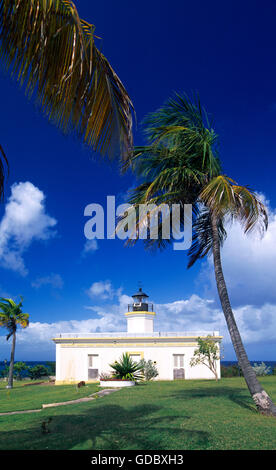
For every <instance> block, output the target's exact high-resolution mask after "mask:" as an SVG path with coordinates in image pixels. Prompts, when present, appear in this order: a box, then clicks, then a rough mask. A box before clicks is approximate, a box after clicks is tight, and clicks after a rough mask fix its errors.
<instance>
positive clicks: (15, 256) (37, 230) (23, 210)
mask: <svg viewBox="0 0 276 470" xmlns="http://www.w3.org/2000/svg"><path fill="white" fill-rule="evenodd" d="M56 223H57V221H56V220H55V219H54V218H52V217H50V216H49V215H47V214H46V212H45V195H44V193H43V192H42V191H40V189H38V188H37V187H36V186H34V185H33V184H32V183H30V182H28V181H27V182H24V183H22V182H21V183H16V184H14V185H12V187H11V196H10V197H9V199H8V202H7V204H6V207H5V213H4V216H3V218H2V220H1V223H0V263H1V265H2V266H3V267H5V268H7V269H12V270H14V271H17V272H19V273H20V274H22V275H26V274H27V272H28V271H27V269H26V267H25V264H24V260H23V257H22V254H23V252H24V251H25V250H26V249H27V248H28V247H29V245H30V244H31V243H32V241H33V240H47V239H49V238H50V237H52V236H54V234H55V232H54V231H53V227H54V226H55V225H56Z"/></svg>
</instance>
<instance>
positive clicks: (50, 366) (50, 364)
mask: <svg viewBox="0 0 276 470" xmlns="http://www.w3.org/2000/svg"><path fill="white" fill-rule="evenodd" d="M46 366H47V367H48V369H49V374H50V375H56V363H55V362H54V361H49V362H46Z"/></svg>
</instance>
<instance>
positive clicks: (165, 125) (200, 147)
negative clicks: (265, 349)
mask: <svg viewBox="0 0 276 470" xmlns="http://www.w3.org/2000/svg"><path fill="white" fill-rule="evenodd" d="M144 126H145V132H146V136H147V138H148V145H147V146H143V147H139V148H137V147H136V148H135V150H134V152H133V156H132V158H131V161H130V163H131V166H132V168H133V170H134V172H135V173H136V175H137V176H138V178H141V180H142V181H141V184H139V186H137V187H136V188H135V189H134V190H133V191H132V193H131V195H130V197H129V202H130V203H131V209H132V211H134V212H135V213H137V211H138V210H139V206H140V205H141V204H143V205H145V207H146V210H144V213H145V214H146V215H145V216H144V217H142V218H141V217H139V218H138V221H137V218H136V226H135V228H134V230H133V231H134V232H135V233H134V236H131V237H130V238H129V239H128V241H127V244H130V245H131V244H135V243H136V242H137V240H138V234H139V231H140V230H142V231H145V226H146V230H148V228H147V227H148V218H151V216H152V215H154V216H155V215H156V212H158V209H159V208H160V207H161V206H162V205H163V204H166V205H167V207H168V209H169V214H170V215H171V214H172V209H173V206H174V205H175V204H178V205H179V207H180V215H181V220H180V228H181V227H182V226H183V225H184V224H185V210H184V209H185V204H192V205H193V216H194V220H195V225H194V235H193V243H192V245H191V248H190V251H189V265H188V266H189V267H190V266H192V265H193V264H194V263H195V261H196V260H197V259H200V258H203V257H204V256H206V255H208V254H210V253H211V252H212V253H213V259H214V267H215V276H216V282H217V289H218V293H219V298H220V301H221V306H222V310H223V312H224V315H225V319H226V323H227V326H228V329H229V333H230V337H231V340H232V343H233V346H234V349H235V352H236V355H237V359H238V362H239V364H240V367H241V369H242V372H243V375H244V377H245V380H246V383H247V386H248V388H249V391H250V393H251V395H252V397H253V400H254V402H255V404H256V406H257V409H258V410H259V411H260V412H262V413H265V414H272V415H275V416H276V407H275V405H274V404H273V402H272V400H271V399H270V397H269V396H268V394H267V393H266V392H265V391H264V390H263V388H262V386H261V385H260V383H259V382H258V380H257V377H256V374H255V372H254V370H253V368H252V367H251V365H250V362H249V360H248V357H247V355H246V351H245V348H244V345H243V343H242V339H241V336H240V333H239V330H238V327H237V324H236V321H235V317H234V314H233V311H232V308H231V304H230V301H229V297H228V293H227V287H226V283H225V280H224V277H223V271H222V264H221V256H220V248H221V245H222V243H223V241H224V240H225V238H226V236H227V232H226V222H227V221H228V220H229V218H230V219H234V220H238V221H239V222H241V223H242V225H243V227H244V230H245V232H250V231H252V230H253V229H255V228H257V227H258V228H259V229H260V230H261V231H262V232H264V231H265V230H266V228H267V213H266V209H265V207H264V205H263V204H262V202H261V201H259V199H258V198H257V196H256V195H255V194H254V193H253V192H252V191H250V190H249V189H248V188H246V187H243V186H239V185H238V184H236V183H235V182H234V181H233V180H232V179H230V178H229V177H227V176H224V175H223V174H222V170H221V164H220V160H219V153H218V137H217V135H216V134H215V132H214V130H213V128H212V126H211V125H210V123H209V120H208V116H207V114H206V112H205V111H204V110H203V109H202V108H201V105H200V102H199V100H198V99H195V100H193V101H190V100H189V99H188V98H187V97H186V96H179V95H176V97H175V98H173V99H171V100H169V102H168V103H167V104H166V105H164V106H163V107H162V108H160V109H159V110H158V111H157V112H155V113H152V114H150V115H149V116H148V117H147V118H146V120H145V121H144ZM147 208H148V210H147ZM124 219H125V217H124V216H122V218H121V220H120V221H119V223H118V225H117V227H118V229H121V225H122V224H124ZM155 220H157V231H156V233H157V236H156V237H155V238H150V237H149V236H148V231H147V237H145V240H144V242H145V244H146V248H150V249H153V248H160V249H163V248H165V247H166V246H168V244H170V243H171V242H172V240H173V235H174V233H175V232H173V231H172V230H171V233H170V237H167V238H166V239H164V238H162V217H161V216H160V215H158V217H157V219H155ZM172 228H173V227H172Z"/></svg>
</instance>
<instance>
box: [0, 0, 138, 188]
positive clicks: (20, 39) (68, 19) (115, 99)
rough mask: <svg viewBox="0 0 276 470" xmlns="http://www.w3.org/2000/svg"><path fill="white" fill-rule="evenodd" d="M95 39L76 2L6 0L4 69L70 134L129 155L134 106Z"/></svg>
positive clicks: (1, 16)
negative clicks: (80, 14)
mask: <svg viewBox="0 0 276 470" xmlns="http://www.w3.org/2000/svg"><path fill="white" fill-rule="evenodd" d="M95 39H97V36H95V26H94V25H93V24H90V23H88V22H87V21H85V20H83V19H80V17H79V15H78V11H77V9H76V7H75V5H74V3H73V2H72V1H71V0H24V1H22V0H0V58H1V62H2V65H3V66H4V68H6V69H7V70H8V71H9V72H10V74H11V76H12V78H13V79H15V80H17V82H18V83H19V85H21V86H24V88H25V91H26V95H27V96H28V97H29V98H32V97H35V98H36V103H37V104H38V106H39V108H40V109H41V111H42V112H43V114H44V115H46V116H47V117H48V118H49V120H50V121H51V122H52V123H54V124H55V125H56V126H57V127H58V128H60V129H61V130H62V131H63V132H64V133H69V132H74V133H75V134H76V135H77V136H78V137H79V138H80V139H81V140H82V141H83V142H84V143H85V144H86V145H87V146H88V147H89V148H91V149H92V150H93V151H95V152H99V153H100V154H102V155H106V154H107V155H109V156H113V155H115V154H116V152H117V151H120V154H121V156H122V157H123V159H126V158H127V157H128V155H129V152H130V150H131V149H132V110H133V106H132V103H131V100H130V98H129V96H128V94H127V92H126V90H125V88H124V86H123V84H122V82H121V80H120V79H119V77H118V76H117V74H116V73H115V71H114V70H113V68H112V67H111V65H110V63H109V62H108V60H107V59H106V57H105V56H104V55H103V53H102V52H101V51H100V50H99V49H98V48H97V47H96V44H95ZM0 150H1V153H2V155H3V158H4V157H5V156H4V154H3V152H2V147H0ZM4 159H5V158H4ZM3 162H4V160H3V161H2V160H0V195H2V194H3V178H4V173H3Z"/></svg>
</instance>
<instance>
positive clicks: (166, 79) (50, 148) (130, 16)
mask: <svg viewBox="0 0 276 470" xmlns="http://www.w3.org/2000/svg"><path fill="white" fill-rule="evenodd" d="M75 3H76V6H77V8H78V10H79V13H80V16H81V17H83V18H85V19H86V20H87V21H89V22H92V23H93V24H95V25H96V34H97V35H99V36H100V37H101V38H103V39H102V41H101V42H99V45H100V44H101V47H102V50H103V52H104V54H105V55H106V57H107V58H108V60H109V61H110V62H111V64H112V66H113V67H114V69H115V70H116V72H117V74H118V75H119V77H120V78H121V80H122V81H123V83H124V85H125V87H126V88H127V90H128V92H129V94H130V96H131V98H132V100H133V103H134V106H135V110H136V115H137V122H138V127H137V129H135V132H134V140H135V144H136V145H139V144H142V143H143V142H144V141H143V136H142V133H141V129H140V126H139V123H140V122H141V120H142V118H143V117H144V116H145V115H146V114H147V113H148V112H151V111H154V110H155V109H157V108H158V107H159V106H160V105H161V104H163V103H164V101H166V100H167V99H168V98H169V97H170V96H171V95H172V93H173V92H174V91H177V92H180V93H181V92H186V93H188V94H190V93H192V92H193V91H196V92H198V93H199V96H200V98H201V102H202V103H203V105H204V106H205V107H206V109H207V110H208V112H209V113H211V114H212V116H213V118H214V122H215V129H216V131H217V133H218V134H219V135H220V153H221V158H222V161H223V166H224V171H225V173H226V174H228V175H229V176H232V177H233V178H234V179H235V180H237V181H238V182H239V183H240V184H247V185H249V186H250V187H251V188H253V189H254V190H256V191H257V192H258V193H260V194H262V197H263V198H265V200H266V201H267V204H268V206H269V211H270V221H271V224H270V228H269V232H268V234H267V236H266V239H265V240H263V242H262V243H260V242H259V241H258V240H253V239H249V240H246V241H245V240H244V237H243V236H242V234H241V233H240V231H239V229H238V228H237V227H233V228H231V229H229V239H228V240H227V243H226V245H225V248H224V249H223V262H224V268H225V276H226V280H227V282H228V285H229V293H230V297H231V299H232V302H233V307H234V309H235V313H236V315H237V321H238V324H239V327H240V329H241V332H242V335H243V338H244V340H245V344H246V348H247V351H248V353H249V357H250V359H252V360H255V359H256V360H259V359H267V360H275V359H276V356H275V341H276V335H275V334H274V331H276V329H275V328H274V326H275V323H276V320H275V318H276V317H275V313H276V295H275V294H274V289H275V287H274V286H275V281H276V275H275V270H274V266H275V264H274V261H275V259H276V250H275V242H276V227H275V225H276V223H275V213H276V190H275V184H274V171H275V166H276V164H275V147H276V146H275V143H276V132H275V130H276V91H275V82H276V63H275V60H274V54H275V34H274V29H275V28H274V27H275V25H274V19H275V14H276V5H275V3H274V2H272V1H267V2H266V4H265V7H264V6H263V4H261V3H260V2H259V1H248V0H246V1H244V2H238V1H229V2H227V4H226V2H220V1H210V2H208V3H206V2H204V1H203V0H201V1H194V2H192V3H191V4H190V2H183V1H182V0H176V1H174V2H173V4H169V3H168V2H167V1H163V0H148V1H145V0H141V1H140V2H139V3H138V4H134V3H131V2H129V1H126V0H124V1H123V0H119V1H118V2H114V1H112V0H103V1H102V2H98V3H95V2H93V5H92V3H91V2H90V1H88V0H82V1H78V0H76V2H75ZM0 90H1V91H0V93H1V111H2V112H1V118H0V119H1V144H2V146H3V147H4V149H5V151H6V154H7V156H8V159H9V162H10V176H9V179H8V181H7V185H6V197H5V202H4V204H2V205H1V207H0V235H2V240H4V241H3V242H2V245H3V246H2V254H1V242H0V289H1V294H2V295H4V296H7V295H8V296H11V297H13V298H16V299H18V296H19V295H22V296H23V297H24V308H25V311H26V312H28V313H29V314H30V320H31V327H30V328H29V329H28V331H27V330H26V331H24V332H20V333H19V335H18V344H17V351H16V359H17V360H32V359H33V360H43V359H53V358H54V347H53V344H52V342H51V340H50V338H51V337H53V336H54V335H55V333H56V332H59V331H62V332H66V331H77V330H78V331H85V330H90V331H95V330H97V331H108V330H109V331H110V330H111V329H115V330H116V329H117V330H124V329H125V321H124V318H123V312H124V308H125V305H126V303H127V302H128V300H129V299H128V296H130V295H131V294H132V293H133V292H134V291H136V289H137V285H138V281H141V282H142V284H143V287H144V289H145V290H146V291H147V292H148V294H149V295H150V297H151V299H152V301H154V302H155V304H157V305H156V312H157V319H158V313H159V320H157V325H156V328H158V329H159V328H160V329H162V330H166V331H169V330H171V331H174V330H179V329H180V328H181V329H182V330H183V331H185V330H191V329H195V330H198V329H201V328H202V329H204V330H206V329H208V330H213V329H215V330H217V329H219V330H220V331H222V333H223V334H224V335H225V341H224V343H225V344H224V347H225V359H234V353H233V350H232V347H231V345H230V344H229V338H228V337H227V332H226V330H225V322H224V319H223V316H222V313H221V310H220V306H219V303H218V299H217V294H216V288H215V285H214V279H213V271H212V263H211V261H205V262H204V263H202V264H198V265H197V266H194V267H193V268H192V269H191V270H187V269H186V264H187V256H186V252H181V251H173V250H171V249H169V250H168V251H166V252H164V253H161V254H158V253H157V254H155V255H152V254H150V253H147V252H145V251H144V248H143V245H142V244H140V243H139V244H138V245H136V246H135V247H134V248H125V247H124V244H123V242H122V241H120V240H99V241H98V243H97V245H96V244H94V245H93V246H92V249H91V250H90V251H85V242H86V240H85V237H84V233H83V229H84V224H85V222H86V218H85V217H84V215H83V211H84V208H85V206H86V205H87V204H89V203H99V204H103V205H105V202H106V196H107V195H115V196H116V200H117V203H118V204H119V203H121V202H123V200H124V195H125V193H126V191H127V189H128V188H130V187H131V186H132V185H133V184H134V178H133V176H132V175H131V174H130V173H128V174H126V175H124V176H122V175H121V174H120V172H119V169H118V167H117V165H116V163H112V164H111V163H108V162H103V161H101V159H100V157H99V156H98V155H96V154H93V153H92V152H90V151H89V150H88V149H86V148H84V147H83V146H82V144H81V143H80V142H79V141H78V140H77V139H76V138H75V137H74V136H64V135H62V134H61V133H60V131H59V130H57V129H56V128H55V127H54V126H52V125H51V124H49V123H48V121H47V119H45V118H44V117H43V116H42V115H41V114H40V112H39V110H37V109H36V108H35V107H34V105H33V103H30V102H28V101H27V99H26V97H25V96H24V92H23V90H20V89H19V88H18V86H17V84H16V83H13V82H11V80H10V78H9V77H8V76H7V74H6V73H5V72H4V70H3V69H0ZM12 187H13V189H12ZM268 201H269V202H268ZM14 207H16V209H17V210H18V217H19V218H18V220H17V222H16V223H15V222H14V220H13V215H11V214H12V209H14ZM22 211H23V212H22ZM22 213H23V214H25V215H26V216H27V217H28V216H30V215H31V218H30V223H29V224H28V223H22V220H21V218H20V214H22ZM25 222H26V219H25ZM34 226H35V229H34ZM86 246H87V245H86ZM93 248H94V249H93ZM95 248H97V249H95ZM0 335H1V336H0V360H3V359H5V358H9V352H10V345H9V344H6V341H5V336H4V335H5V331H4V330H2V331H1V332H0Z"/></svg>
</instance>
